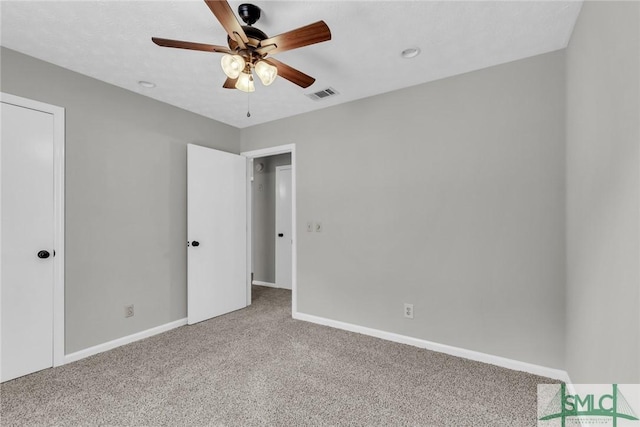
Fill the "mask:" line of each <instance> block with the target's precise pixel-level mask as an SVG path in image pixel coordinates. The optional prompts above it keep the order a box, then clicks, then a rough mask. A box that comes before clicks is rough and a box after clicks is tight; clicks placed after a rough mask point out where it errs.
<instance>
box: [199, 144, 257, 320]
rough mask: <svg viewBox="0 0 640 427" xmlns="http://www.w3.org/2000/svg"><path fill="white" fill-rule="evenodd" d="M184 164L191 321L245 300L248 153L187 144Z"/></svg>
mask: <svg viewBox="0 0 640 427" xmlns="http://www.w3.org/2000/svg"><path fill="white" fill-rule="evenodd" d="M187 164H188V173H187V175H188V176H187V206H188V207H187V211H188V213H187V217H188V225H187V228H188V230H187V236H188V237H187V238H188V241H189V248H188V251H187V252H188V257H187V264H188V265H187V269H188V280H187V304H188V306H187V318H188V323H189V324H194V323H197V322H201V321H203V320H207V319H210V318H212V317H215V316H219V315H222V314H225V313H228V312H231V311H234V310H238V309H241V308H244V307H246V306H247V287H246V281H247V277H246V275H247V195H246V189H247V170H246V169H247V159H246V158H245V157H242V156H238V155H236V154H231V153H226V152H222V151H218V150H213V149H211V148H205V147H200V146H197V145H192V144H189V145H188V146H187ZM195 242H198V243H197V244H196V243H195Z"/></svg>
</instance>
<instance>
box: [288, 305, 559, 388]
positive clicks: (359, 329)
mask: <svg viewBox="0 0 640 427" xmlns="http://www.w3.org/2000/svg"><path fill="white" fill-rule="evenodd" d="M292 317H293V318H294V319H297V320H304V321H306V322H311V323H317V324H318V325H324V326H329V327H332V328H337V329H343V330H345V331H350V332H356V333H359V334H363V335H369V336H372V337H376V338H381V339H383V340H387V341H393V342H397V343H400V344H407V345H412V346H414V347H420V348H424V349H427V350H432V351H437V352H440V353H445V354H449V355H451V356H457V357H463V358H465V359H471V360H475V361H477V362H484V363H489V364H491V365H496V366H501V367H503V368H507V369H513V370H515V371H524V372H528V373H530V374H535V375H540V376H543V377H547V378H553V379H556V380H560V381H564V382H567V383H569V381H570V380H569V374H567V372H566V371H563V370H561V369H554V368H547V367H545V366H539V365H534V364H531V363H527V362H521V361H519V360H513V359H507V358H505V357H500V356H494V355H491V354H486V353H480V352H478V351H473V350H467V349H465V348H459V347H453V346H450V345H446V344H439V343H435V342H431V341H427V340H423V339H420V338H413V337H409V336H406V335H400V334H396V333H393V332H386V331H381V330H378V329H372V328H367V327H365V326H359V325H354V324H352V323H346V322H340V321H338V320H331V319H327V318H324V317H319V316H314V315H311V314H305V313H300V312H297V313H293V315H292Z"/></svg>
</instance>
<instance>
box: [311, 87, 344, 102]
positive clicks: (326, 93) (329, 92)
mask: <svg viewBox="0 0 640 427" xmlns="http://www.w3.org/2000/svg"><path fill="white" fill-rule="evenodd" d="M336 95H338V91H337V90H335V89H334V88H332V87H328V88H326V89H323V90H321V91H319V92H314V93H308V94H307V96H308V97H309V98H311V99H313V100H314V101H320V100H321V99H326V98H329V97H331V96H336Z"/></svg>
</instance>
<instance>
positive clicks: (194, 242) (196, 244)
mask: <svg viewBox="0 0 640 427" xmlns="http://www.w3.org/2000/svg"><path fill="white" fill-rule="evenodd" d="M191 246H200V242H198V241H197V240H194V241H193V242H191Z"/></svg>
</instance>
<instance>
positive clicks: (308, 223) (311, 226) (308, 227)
mask: <svg viewBox="0 0 640 427" xmlns="http://www.w3.org/2000/svg"><path fill="white" fill-rule="evenodd" d="M312 231H313V223H312V222H311V221H309V222H307V232H308V233H311V232H312Z"/></svg>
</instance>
